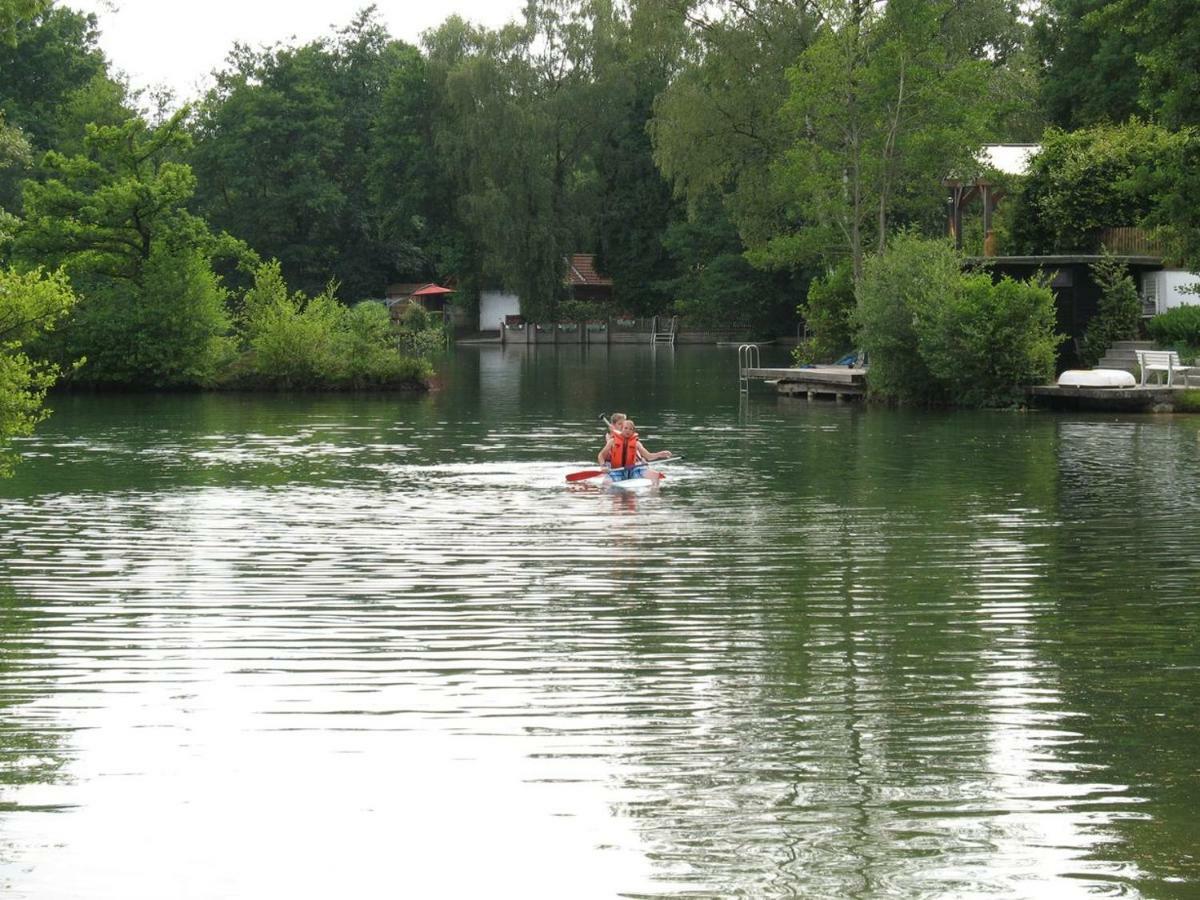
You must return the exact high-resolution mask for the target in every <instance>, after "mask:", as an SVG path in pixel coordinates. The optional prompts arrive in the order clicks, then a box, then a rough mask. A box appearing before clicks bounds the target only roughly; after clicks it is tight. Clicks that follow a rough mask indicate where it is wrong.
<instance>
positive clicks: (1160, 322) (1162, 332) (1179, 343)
mask: <svg viewBox="0 0 1200 900" xmlns="http://www.w3.org/2000/svg"><path fill="white" fill-rule="evenodd" d="M1146 331H1148V332H1149V333H1150V337H1151V338H1153V339H1154V341H1155V342H1156V343H1158V344H1161V345H1162V346H1164V347H1173V348H1174V349H1176V350H1181V349H1182V348H1184V347H1198V346H1200V306H1195V305H1189V306H1177V307H1175V308H1174V309H1170V310H1167V311H1166V312H1165V313H1163V314H1162V315H1158V316H1155V317H1154V318H1152V319H1151V320H1150V321H1149V322H1147V323H1146Z"/></svg>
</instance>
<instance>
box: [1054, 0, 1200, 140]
mask: <svg viewBox="0 0 1200 900" xmlns="http://www.w3.org/2000/svg"><path fill="white" fill-rule="evenodd" d="M1033 43H1034V46H1035V47H1036V49H1037V51H1038V53H1039V55H1040V56H1041V58H1042V61H1043V64H1042V66H1041V102H1042V105H1043V106H1044V108H1045V110H1046V114H1047V116H1048V117H1049V119H1050V121H1052V122H1053V123H1054V124H1056V125H1058V126H1059V127H1062V128H1078V127H1081V126H1088V125H1096V124H1099V123H1102V122H1122V121H1125V120H1126V119H1128V118H1129V117H1130V116H1133V115H1143V116H1150V117H1151V118H1153V119H1155V120H1157V121H1159V122H1161V123H1162V124H1164V125H1166V126H1167V127H1178V126H1181V125H1195V124H1200V64H1198V63H1197V56H1196V47H1197V46H1198V45H1200V17H1198V16H1197V15H1196V8H1195V4H1194V3H1193V2H1192V0H1043V3H1042V4H1041V8H1040V9H1039V10H1038V12H1037V17H1036V25H1035V29H1034V42H1033Z"/></svg>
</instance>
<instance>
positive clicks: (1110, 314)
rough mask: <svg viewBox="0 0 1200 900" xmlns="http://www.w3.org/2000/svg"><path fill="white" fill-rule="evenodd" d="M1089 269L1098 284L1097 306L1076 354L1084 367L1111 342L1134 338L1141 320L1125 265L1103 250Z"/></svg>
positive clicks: (1136, 293)
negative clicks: (1098, 304) (1098, 303)
mask: <svg viewBox="0 0 1200 900" xmlns="http://www.w3.org/2000/svg"><path fill="white" fill-rule="evenodd" d="M1091 270H1092V277H1094V278H1095V279H1096V284H1097V285H1099V287H1100V308H1099V309H1098V310H1097V312H1096V315H1095V316H1093V317H1092V319H1091V321H1090V322H1088V327H1087V332H1086V333H1085V334H1084V336H1083V348H1082V353H1081V354H1080V355H1081V357H1082V359H1083V362H1084V363H1085V364H1086V365H1088V366H1094V365H1095V364H1096V363H1098V362H1099V361H1100V357H1102V356H1103V355H1104V353H1105V351H1107V350H1108V348H1109V347H1110V346H1112V343H1113V341H1132V340H1136V339H1137V336H1138V327H1139V326H1140V325H1141V321H1142V301H1141V298H1140V297H1139V296H1138V290H1137V285H1135V284H1134V283H1133V279H1132V278H1130V277H1129V270H1128V269H1127V268H1126V267H1125V264H1124V263H1122V262H1120V261H1119V260H1118V259H1116V257H1114V256H1113V255H1112V254H1111V253H1109V252H1108V251H1107V250H1105V251H1104V253H1103V255H1102V257H1101V259H1100V261H1099V262H1097V263H1094V264H1093V265H1092V266H1091Z"/></svg>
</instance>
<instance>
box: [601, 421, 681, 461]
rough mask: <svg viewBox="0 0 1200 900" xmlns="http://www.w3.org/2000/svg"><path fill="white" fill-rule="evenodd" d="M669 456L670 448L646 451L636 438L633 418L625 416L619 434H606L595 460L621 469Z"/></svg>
mask: <svg viewBox="0 0 1200 900" xmlns="http://www.w3.org/2000/svg"><path fill="white" fill-rule="evenodd" d="M613 418H616V417H615V416H614V417H613ZM670 456H671V451H670V450H659V451H658V452H657V453H650V452H648V451H647V450H646V448H645V447H643V446H642V442H641V441H639V440H638V435H637V426H635V425H634V423H633V419H628V418H627V419H625V420H624V421H623V422H622V423H621V433H620V434H616V433H613V434H610V435H609V436H608V440H607V441H606V442H605V444H604V449H603V450H601V451H600V454H599V455H598V456H597V457H596V461H597V462H599V463H600V464H601V465H605V466H609V467H610V468H613V469H622V468H627V467H629V466H634V465H637V464H638V463H639V462H653V461H654V460H656V459H669V458H670Z"/></svg>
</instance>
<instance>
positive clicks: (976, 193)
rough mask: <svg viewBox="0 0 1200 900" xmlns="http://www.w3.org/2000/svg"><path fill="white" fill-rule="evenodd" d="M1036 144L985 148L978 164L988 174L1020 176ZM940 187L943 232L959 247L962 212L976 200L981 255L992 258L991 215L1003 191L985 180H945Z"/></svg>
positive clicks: (994, 252)
mask: <svg viewBox="0 0 1200 900" xmlns="http://www.w3.org/2000/svg"><path fill="white" fill-rule="evenodd" d="M1038 149H1039V147H1038V145H1037V144H989V145H988V146H986V147H984V148H983V152H982V153H980V159H979V161H980V163H981V164H982V165H983V166H984V167H986V168H987V169H989V170H992V171H997V172H1001V173H1004V174H1007V175H1024V174H1025V172H1026V171H1027V170H1028V168H1029V158H1030V157H1031V156H1033V154H1035V153H1036V152H1037V151H1038ZM942 184H943V185H945V186H946V187H947V188H949V190H950V198H949V199H948V200H947V201H946V231H947V233H948V234H949V235H950V237H952V238H954V246H955V248H956V249H959V250H961V249H962V246H963V210H964V209H966V208H967V207H968V206H970V205H971V203H972V202H974V200H975V199H976V198H979V199H980V200H981V201H982V204H983V255H984V256H995V255H996V238H995V235H993V234H992V214H993V213H995V211H996V206H997V205H998V204H999V203H1000V201H1001V200H1002V199H1004V188H1003V187H1001V186H1000V185H998V184H995V183H994V182H993V181H992V180H991V179H989V178H987V177H986V176H982V175H981V176H977V177H975V178H972V179H959V178H945V179H943V180H942Z"/></svg>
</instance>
